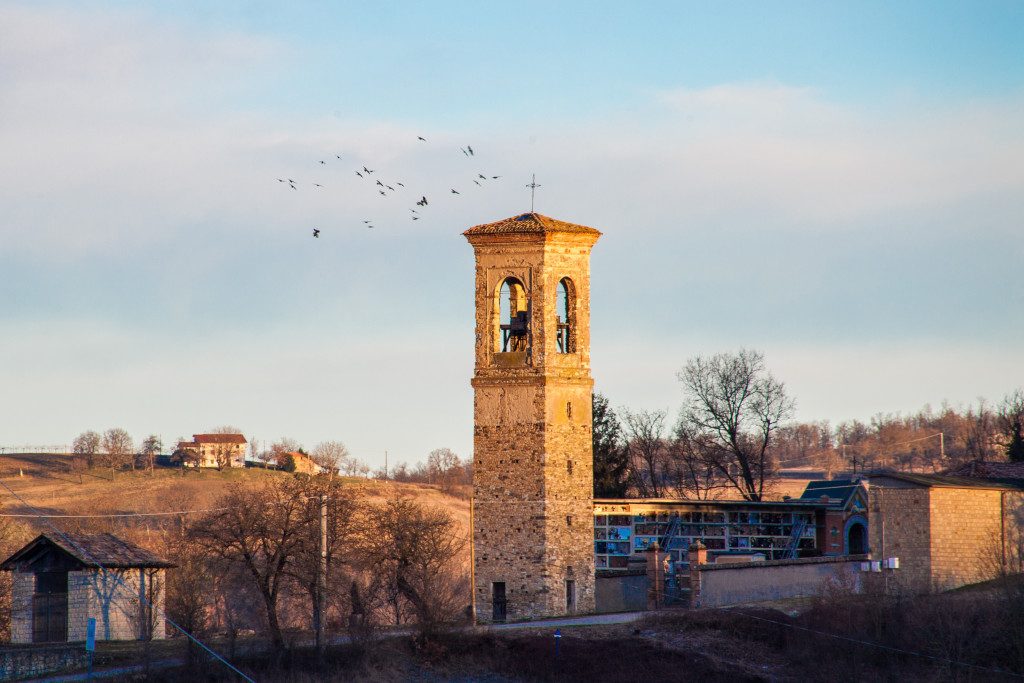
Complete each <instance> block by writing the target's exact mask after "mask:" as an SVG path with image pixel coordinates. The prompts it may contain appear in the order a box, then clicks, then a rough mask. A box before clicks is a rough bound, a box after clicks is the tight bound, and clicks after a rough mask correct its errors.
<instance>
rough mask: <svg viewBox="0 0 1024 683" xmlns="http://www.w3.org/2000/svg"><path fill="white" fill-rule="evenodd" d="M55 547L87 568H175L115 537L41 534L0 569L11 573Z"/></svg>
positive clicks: (8, 559)
mask: <svg viewBox="0 0 1024 683" xmlns="http://www.w3.org/2000/svg"><path fill="white" fill-rule="evenodd" d="M45 544H50V545H52V546H56V547H57V548H59V549H60V550H62V551H64V552H65V553H67V554H68V555H70V556H71V557H73V558H75V559H76V560H78V561H79V562H81V563H82V564H83V565H85V566H86V567H107V568H111V569H127V568H130V567H175V566H177V565H175V564H173V563H171V562H168V561H167V560H162V559H160V558H159V557H157V556H156V555H154V554H153V553H151V552H149V551H148V550H146V549H144V548H140V547H139V546H137V545H135V544H134V543H130V542H128V541H126V540H124V539H122V538H118V537H117V536H115V535H113V534H70V533H61V534H40V535H39V536H37V537H36V538H35V540H33V541H32V542H31V543H29V544H28V545H26V546H25V547H24V548H22V549H21V550H19V551H18V552H16V553H14V554H13V555H11V556H10V557H9V558H7V559H6V560H4V562H3V564H2V565H0V569H12V568H14V567H15V566H16V565H17V564H18V562H19V560H20V559H21V558H23V557H26V556H27V555H30V554H31V553H33V551H34V550H35V549H36V548H39V546H41V545H45Z"/></svg>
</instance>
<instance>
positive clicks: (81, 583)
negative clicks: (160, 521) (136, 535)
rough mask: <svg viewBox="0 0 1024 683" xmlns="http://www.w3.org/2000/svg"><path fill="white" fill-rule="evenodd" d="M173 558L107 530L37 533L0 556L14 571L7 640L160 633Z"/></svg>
mask: <svg viewBox="0 0 1024 683" xmlns="http://www.w3.org/2000/svg"><path fill="white" fill-rule="evenodd" d="M174 566H175V565H173V564H171V563H170V562H167V561H165V560H161V559H160V558H158V557H156V556H155V555H153V554H152V553H150V552H149V551H148V550H145V549H143V548H140V547H139V546H137V545H135V544H133V543H129V542H128V541H125V540H123V539H120V538H118V537H117V536H114V535H113V534H95V535H86V534H65V533H60V534H57V533H54V534H42V535H40V536H38V537H36V539H35V540H33V541H32V542H31V543H29V544H28V545H26V546H25V547H24V548H22V549H21V550H19V551H18V552H16V553H14V554H13V555H11V556H10V557H9V558H7V559H6V560H5V561H4V562H3V563H2V564H0V570H5V571H10V572H12V573H13V579H14V580H13V586H12V595H11V642H12V643H54V642H75V641H83V640H85V636H86V629H87V627H88V622H89V618H90V617H91V618H94V619H96V640H148V639H162V638H164V637H166V632H165V627H164V592H165V591H164V587H165V585H166V570H167V569H170V568H173V567H174Z"/></svg>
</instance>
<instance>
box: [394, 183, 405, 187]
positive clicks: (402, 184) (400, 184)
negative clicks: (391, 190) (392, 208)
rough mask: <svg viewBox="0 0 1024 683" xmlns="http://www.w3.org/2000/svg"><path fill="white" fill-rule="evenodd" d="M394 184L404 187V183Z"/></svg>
mask: <svg viewBox="0 0 1024 683" xmlns="http://www.w3.org/2000/svg"><path fill="white" fill-rule="evenodd" d="M395 185H398V186H399V187H405V183H395Z"/></svg>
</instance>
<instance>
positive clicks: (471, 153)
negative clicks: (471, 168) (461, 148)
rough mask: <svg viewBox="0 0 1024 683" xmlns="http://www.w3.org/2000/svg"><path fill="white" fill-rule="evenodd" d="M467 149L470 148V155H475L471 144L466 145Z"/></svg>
mask: <svg viewBox="0 0 1024 683" xmlns="http://www.w3.org/2000/svg"><path fill="white" fill-rule="evenodd" d="M466 149H468V150H469V156H473V148H472V147H470V146H469V145H466Z"/></svg>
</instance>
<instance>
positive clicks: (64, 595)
mask: <svg viewBox="0 0 1024 683" xmlns="http://www.w3.org/2000/svg"><path fill="white" fill-rule="evenodd" d="M35 582H36V585H35V592H34V593H33V595H32V642H33V643H58V642H67V639H68V573H67V572H39V573H37V574H36V575H35Z"/></svg>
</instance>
